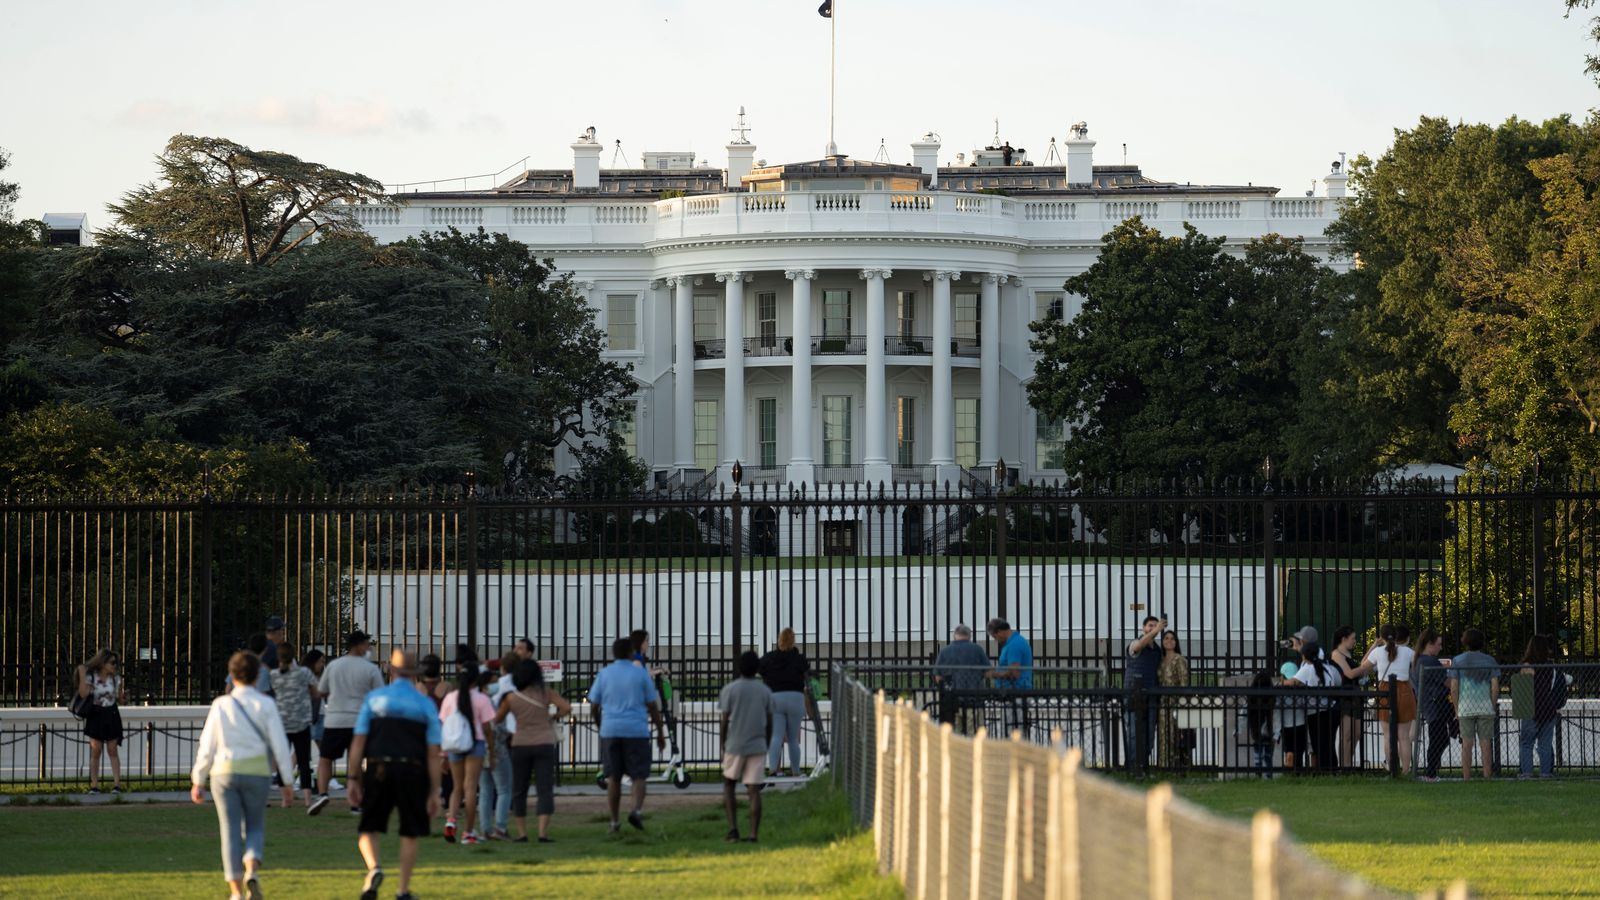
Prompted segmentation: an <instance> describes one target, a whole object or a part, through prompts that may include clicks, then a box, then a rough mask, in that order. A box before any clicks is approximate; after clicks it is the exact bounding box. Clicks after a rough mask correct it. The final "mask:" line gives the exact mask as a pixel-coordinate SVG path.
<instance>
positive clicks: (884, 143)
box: [872, 138, 889, 163]
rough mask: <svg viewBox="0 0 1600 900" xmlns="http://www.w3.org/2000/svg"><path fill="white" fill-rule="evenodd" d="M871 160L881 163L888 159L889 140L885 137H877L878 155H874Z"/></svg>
mask: <svg viewBox="0 0 1600 900" xmlns="http://www.w3.org/2000/svg"><path fill="white" fill-rule="evenodd" d="M872 161H873V162H881V163H886V162H888V161H889V141H888V140H887V139H886V138H878V155H877V156H874V157H873V158H872Z"/></svg>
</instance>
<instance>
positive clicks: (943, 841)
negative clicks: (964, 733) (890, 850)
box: [939, 722, 955, 900]
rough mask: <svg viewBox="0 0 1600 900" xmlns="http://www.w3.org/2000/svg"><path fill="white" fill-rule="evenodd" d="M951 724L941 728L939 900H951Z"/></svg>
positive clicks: (952, 729) (952, 732) (952, 730)
mask: <svg viewBox="0 0 1600 900" xmlns="http://www.w3.org/2000/svg"><path fill="white" fill-rule="evenodd" d="M954 733H955V729H954V728H953V727H952V726H951V725H950V723H949V722H946V723H944V724H943V725H940V726H939V900H950V768H951V765H950V737H951V735H952V734H954Z"/></svg>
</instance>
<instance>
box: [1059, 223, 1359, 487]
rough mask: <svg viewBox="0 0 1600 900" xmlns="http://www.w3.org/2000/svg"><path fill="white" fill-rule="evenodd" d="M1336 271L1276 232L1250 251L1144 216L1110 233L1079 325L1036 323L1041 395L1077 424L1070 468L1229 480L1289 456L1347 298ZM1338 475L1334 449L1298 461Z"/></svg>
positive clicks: (1071, 285) (1076, 282)
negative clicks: (1301, 362) (1308, 378)
mask: <svg viewBox="0 0 1600 900" xmlns="http://www.w3.org/2000/svg"><path fill="white" fill-rule="evenodd" d="M1337 286H1338V281H1337V280H1336V278H1335V277H1334V275H1333V273H1332V272H1331V271H1330V270H1328V269H1327V268H1326V267H1325V266H1323V265H1321V264H1320V263H1318V262H1317V261H1316V260H1315V259H1314V258H1312V257H1310V256H1309V255H1307V254H1306V253H1305V252H1304V251H1303V249H1302V248H1301V246H1300V243H1299V241H1296V240H1289V239H1285V238H1281V237H1278V236H1275V235H1274V236H1269V237H1267V238H1263V239H1261V240H1257V241H1252V242H1251V243H1250V244H1249V245H1247V246H1246V247H1245V249H1244V252H1243V253H1242V254H1241V255H1240V256H1234V255H1232V254H1230V253H1229V252H1228V251H1227V250H1226V249H1224V239H1223V238H1210V237H1206V236H1204V235H1201V234H1200V233H1199V232H1197V231H1196V230H1195V229H1193V228H1192V227H1190V228H1186V229H1185V233H1184V235H1183V236H1182V237H1164V236H1162V235H1161V234H1160V233H1159V232H1158V231H1156V230H1155V229H1152V228H1150V227H1148V226H1146V225H1144V224H1143V223H1142V222H1140V221H1139V220H1138V219H1132V220H1129V221H1128V222H1125V223H1123V224H1122V225H1119V226H1118V227H1117V228H1116V229H1114V230H1113V231H1112V232H1111V233H1110V234H1108V235H1107V236H1106V237H1105V239H1104V248H1103V249H1102V251H1101V253H1100V256H1099V258H1098V259H1097V260H1096V261H1095V263H1094V265H1092V266H1090V268H1089V269H1088V270H1087V271H1085V272H1084V273H1082V274H1080V275H1077V276H1074V277H1073V278H1072V279H1070V280H1068V281H1067V283H1066V289H1067V290H1069V291H1071V292H1073V293H1075V294H1078V295H1080V296H1082V297H1083V298H1084V302H1083V309H1082V312H1081V313H1079V315H1078V316H1076V317H1075V318H1073V319H1071V320H1070V321H1050V322H1043V323H1037V324H1035V325H1034V326H1033V328H1034V331H1035V333H1036V334H1037V337H1036V338H1035V340H1034V341H1033V348H1034V349H1035V350H1037V351H1039V352H1040V354H1041V355H1040V358H1039V360H1038V362H1037V363H1036V365H1035V369H1034V377H1033V380H1032V381H1031V382H1030V383H1029V386H1028V395H1029V400H1030V401H1031V402H1032V404H1033V406H1034V407H1035V408H1036V409H1037V410H1038V411H1039V413H1040V414H1041V415H1045V416H1050V417H1053V418H1061V419H1065V420H1066V421H1067V422H1069V423H1071V424H1072V427H1071V428H1070V429H1069V432H1068V436H1067V440H1066V449H1065V460H1064V461H1065V467H1066V468H1067V470H1068V471H1071V472H1073V473H1074V474H1076V475H1081V476H1086V477H1089V478H1103V477H1108V476H1126V475H1132V476H1145V477H1160V478H1168V477H1178V478H1223V477H1227V476H1236V475H1239V474H1242V473H1249V472H1252V471H1255V470H1256V469H1257V468H1258V467H1259V466H1260V464H1261V462H1262V460H1263V458H1264V457H1266V456H1267V455H1269V454H1273V455H1276V456H1278V457H1279V458H1280V459H1281V458H1282V457H1283V455H1284V452H1285V448H1286V445H1287V444H1288V437H1287V436H1286V435H1287V434H1288V432H1289V430H1290V428H1291V426H1293V425H1294V424H1295V423H1297V422H1298V421H1299V415H1300V405H1301V400H1302V394H1303V393H1304V391H1303V388H1302V385H1301V384H1300V383H1298V382H1297V381H1296V378H1295V363H1296V359H1297V355H1298V354H1299V353H1301V352H1302V351H1304V349H1305V348H1306V347H1307V346H1308V345H1309V344H1312V343H1314V342H1316V341H1318V340H1320V339H1321V335H1320V332H1318V331H1317V330H1316V329H1315V328H1314V327H1308V326H1315V325H1317V324H1319V323H1320V322H1321V320H1322V316H1321V310H1322V308H1323V307H1324V306H1325V305H1327V304H1328V303H1330V302H1331V299H1330V298H1332V297H1333V296H1335V293H1336V290H1337ZM1291 459H1292V463H1291V465H1292V467H1293V468H1292V469H1291V471H1298V472H1300V473H1304V474H1310V473H1313V472H1321V471H1326V469H1327V467H1328V466H1329V465H1330V462H1329V460H1330V457H1329V456H1328V455H1327V454H1323V453H1319V452H1316V451H1314V450H1304V451H1301V452H1297V453H1294V454H1291Z"/></svg>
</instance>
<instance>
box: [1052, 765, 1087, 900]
mask: <svg viewBox="0 0 1600 900" xmlns="http://www.w3.org/2000/svg"><path fill="white" fill-rule="evenodd" d="M1082 771H1083V748H1081V747H1071V748H1069V749H1068V750H1067V753H1066V755H1065V756H1063V757H1062V758H1061V826H1060V827H1061V840H1060V843H1057V844H1052V845H1051V849H1052V850H1054V851H1056V852H1059V853H1060V854H1061V897H1062V900H1079V898H1080V897H1081V896H1082V893H1083V858H1082V856H1081V855H1080V853H1079V851H1080V850H1081V849H1082V843H1081V842H1080V841H1079V839H1078V776H1079V774H1080V773H1081V772H1082Z"/></svg>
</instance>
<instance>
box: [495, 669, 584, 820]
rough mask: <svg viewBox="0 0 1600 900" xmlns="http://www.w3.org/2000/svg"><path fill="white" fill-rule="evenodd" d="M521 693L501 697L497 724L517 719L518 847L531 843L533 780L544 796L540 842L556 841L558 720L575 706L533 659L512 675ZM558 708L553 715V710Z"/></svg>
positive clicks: (514, 787) (539, 808)
mask: <svg viewBox="0 0 1600 900" xmlns="http://www.w3.org/2000/svg"><path fill="white" fill-rule="evenodd" d="M511 685H512V687H513V688H515V690H512V691H507V692H506V693H504V694H502V695H501V696H500V709H499V711H497V712H496V713H495V714H494V720H495V721H496V722H505V721H506V720H507V718H512V719H514V720H515V722H516V728H515V730H514V731H512V733H511V815H512V817H513V818H515V819H516V820H517V836H516V837H515V838H512V841H513V842H514V843H526V842H527V840H528V780H529V779H530V778H531V779H533V782H534V789H535V791H536V793H537V794H538V797H539V802H538V805H536V806H535V807H534V812H535V813H537V814H538V816H539V843H541V844H551V843H554V841H552V840H551V839H550V816H551V814H552V813H554V812H555V811H556V797H555V790H556V759H557V748H556V729H555V722H556V720H558V719H560V718H562V717H563V716H569V715H571V714H572V705H571V704H570V703H568V702H567V701H566V700H564V699H562V697H561V695H560V694H558V693H556V692H555V691H552V690H550V689H549V688H547V687H546V686H545V683H544V669H542V668H540V667H539V664H538V663H537V662H535V661H533V660H531V659H528V660H523V661H522V662H520V663H518V664H517V667H516V670H515V671H513V672H512V673H511ZM552 706H553V707H555V712H554V713H551V712H550V708H551V707H552Z"/></svg>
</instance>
